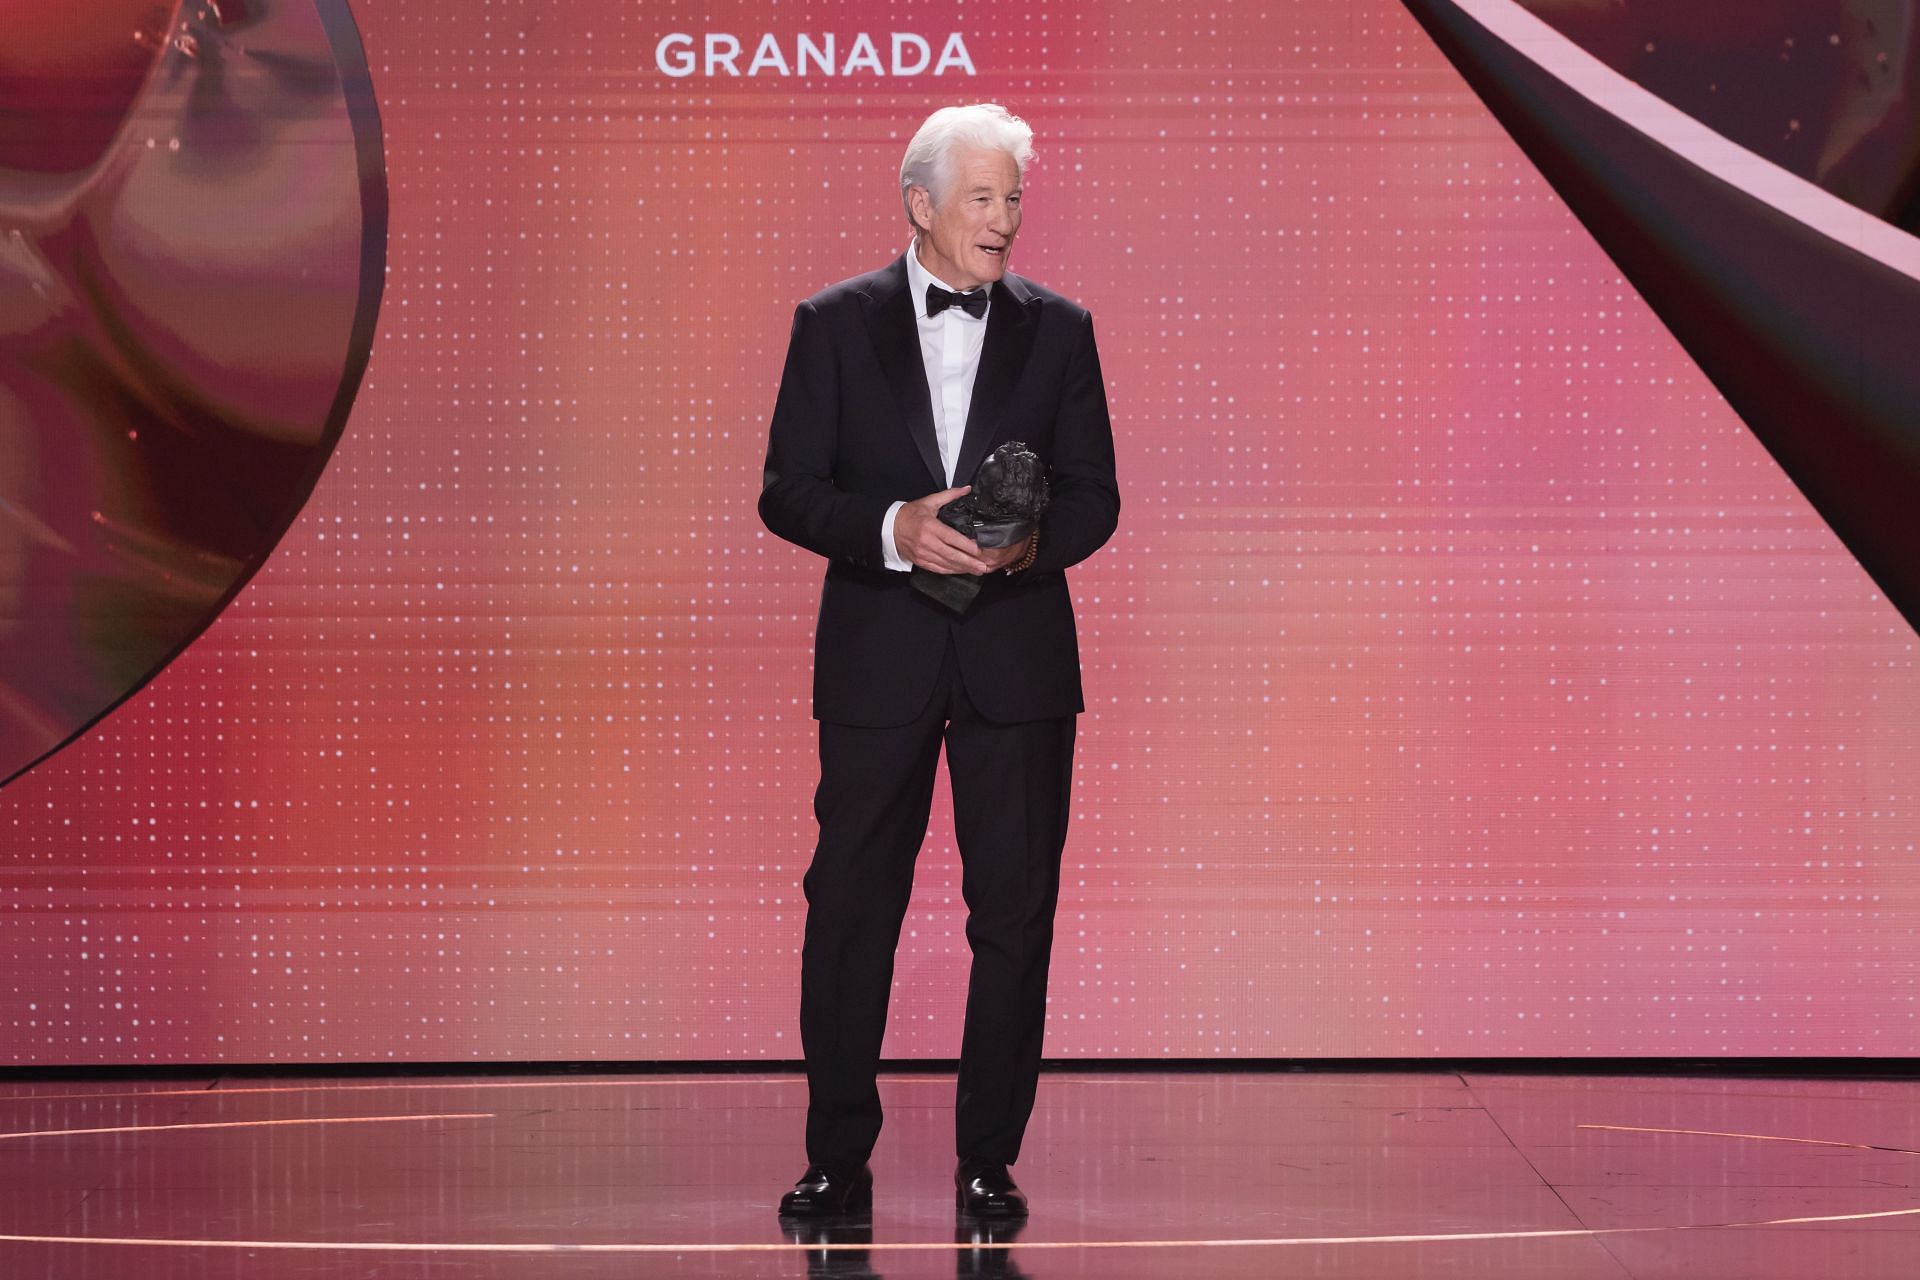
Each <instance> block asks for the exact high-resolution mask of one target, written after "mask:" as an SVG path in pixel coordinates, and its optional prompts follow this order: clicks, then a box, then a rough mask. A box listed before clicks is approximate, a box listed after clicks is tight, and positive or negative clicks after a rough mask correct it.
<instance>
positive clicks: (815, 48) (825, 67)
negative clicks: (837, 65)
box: [794, 32, 833, 76]
mask: <svg viewBox="0 0 1920 1280" xmlns="http://www.w3.org/2000/svg"><path fill="white" fill-rule="evenodd" d="M808 54H812V55H813V59H814V61H815V62H817V63H819V64H820V74H821V75H823V76H830V75H832V74H833V35H832V33H831V32H829V33H828V35H827V47H826V48H825V49H822V48H821V47H820V46H819V45H817V44H815V43H814V42H813V37H812V36H801V37H800V48H799V50H798V51H797V54H796V56H795V58H794V61H795V62H798V63H799V64H800V74H801V75H803V76H804V75H805V74H807V55H808Z"/></svg>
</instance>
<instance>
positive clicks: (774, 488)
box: [760, 302, 892, 569]
mask: <svg viewBox="0 0 1920 1280" xmlns="http://www.w3.org/2000/svg"><path fill="white" fill-rule="evenodd" d="M839 421H840V401H839V375H838V372H837V368H836V360H835V356H834V351H833V343H832V341H831V339H830V337H829V335H828V333H827V326H826V322H825V321H824V320H823V319H822V318H821V316H820V312H819V310H818V309H817V308H816V307H815V306H814V305H813V303H811V302H803V303H801V304H800V305H799V306H798V307H796V308H795V309H794V313H793V334H792V336H791V337H790V338H789V339H788V342H787V364H786V368H785V370H784V371H783V372H782V373H781V375H780V393H779V395H778V396H777V397H776V398H775V400H774V405H773V421H772V423H771V424H770V425H769V427H768V429H767V466H766V472H765V474H764V477H763V479H762V482H761V486H760V519H761V521H762V522H763V523H765V525H766V526H767V528H768V529H770V530H772V531H773V532H774V533H775V534H778V535H779V536H780V537H782V538H785V539H786V540H787V541H788V542H792V543H796V544H798V545H799V546H802V547H805V548H806V549H807V550H809V551H812V552H814V553H816V554H818V555H823V556H826V557H827V558H828V559H830V560H846V561H850V562H851V563H853V564H857V565H860V566H861V567H863V568H868V569H879V568H882V567H884V563H885V562H884V559H883V552H882V549H881V546H880V526H881V522H882V521H883V520H884V519H885V517H886V514H887V508H888V507H889V506H891V505H892V503H891V502H889V501H888V500H887V499H885V498H876V497H871V496H868V495H866V494H858V493H843V492H841V491H840V489H839V488H837V487H836V486H835V485H834V482H833V462H834V456H835V454H836V452H837V448H838V437H839Z"/></svg>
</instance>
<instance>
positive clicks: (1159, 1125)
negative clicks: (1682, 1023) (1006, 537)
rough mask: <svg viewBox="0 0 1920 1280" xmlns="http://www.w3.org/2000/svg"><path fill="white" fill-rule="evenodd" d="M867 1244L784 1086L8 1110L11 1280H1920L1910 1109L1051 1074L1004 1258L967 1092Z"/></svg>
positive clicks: (1679, 1092) (59, 1098)
mask: <svg viewBox="0 0 1920 1280" xmlns="http://www.w3.org/2000/svg"><path fill="white" fill-rule="evenodd" d="M882 1095H883V1097H884V1099H885V1103H886V1108H887V1122H886V1128H885V1131H884V1132H883V1133H882V1135H881V1139H880V1147H879V1150H878V1151H877V1152H876V1153H875V1157H874V1162H873V1168H874V1175H875V1197H874V1210H873V1214H872V1216H871V1222H870V1224H862V1223H848V1224H841V1225H839V1226H837V1227H835V1228H832V1229H829V1230H823V1231H821V1232H819V1233H817V1235H816V1236H814V1237H810V1238H806V1239H799V1240H796V1239H795V1238H794V1237H793V1236H792V1235H791V1234H789V1233H788V1232H786V1231H784V1230H783V1229H782V1227H781V1224H780V1223H779V1221H778V1219H777V1216H776V1213H775V1205H776V1204H777V1202H778V1199H779V1196H780V1193H781V1192H782V1191H784V1190H786V1189H787V1188H788V1187H789V1186H790V1185H792V1183H793V1181H794V1179H795V1178H797V1177H798V1176H799V1175H800V1172H801V1170H802V1169H803V1168H804V1166H805V1163H806V1161H805V1158H804V1155H803V1153H802V1147H801V1133H802V1128H803V1121H804V1116H805V1104H806V1086H805V1083H804V1081H803V1080H801V1079H800V1078H799V1077H797V1076H795V1075H791V1074H781V1075H743V1074H731V1073H725V1074H723V1073H716V1074H708V1075H677V1076H665V1075H639V1076H597V1075H534V1076H525V1077H510V1076H493V1075H486V1076H459V1077H419V1076H409V1077H402V1078H396V1079H387V1080H373V1079H364V1078H362V1079H354V1078H343V1077H333V1078H316V1079H313V1080H293V1079H288V1078H284V1077H282V1078H272V1079H251V1080H249V1079H233V1078H224V1079H206V1080H197V1081H181V1080H168V1081H155V1082H150V1083H140V1082H128V1081H124V1080H116V1081H99V1080H94V1081H87V1082H84V1083H73V1082H66V1081H55V1080H47V1081H38V1082H32V1081H23V1080H19V1079H15V1080H11V1081H8V1082H5V1083H0V1188H3V1189H4V1195H3V1196H0V1275H4V1276H6V1277H9V1278H10V1280H23V1278H25V1277H41V1276H44V1277H59V1278H60V1280H71V1278H75V1277H95V1276H98V1277H114V1278H116V1280H118V1278H120V1277H141V1278H143V1280H145V1278H149V1277H153V1278H159V1277H183V1278H184V1277H194V1278H196V1280H197V1278H198V1277H224V1276H271V1277H276V1278H277V1277H341V1278H345V1277H356V1278H358V1277H422V1278H424V1277H434V1278H435V1280H440V1278H443V1277H447V1278H459V1280H469V1278H474V1280H477V1278H481V1277H485V1278H488V1280H496V1278H506V1277H515V1278H518V1277H542V1278H543V1280H544V1278H545V1277H557V1278H560V1280H600V1278H602V1277H616V1276H617V1277H623V1278H626V1277H645V1278H646V1280H656V1278H658V1280H671V1278H673V1277H682V1276H729V1277H731V1276H739V1277H756V1278H758V1277H806V1276H839V1277H872V1276H885V1277H888V1278H889V1280H910V1278H915V1277H941V1278H942V1280H944V1278H945V1277H948V1276H960V1277H974V1276H1004V1277H1015V1276H1027V1277H1034V1278H1035V1280H1042V1278H1044V1280H1056V1278H1058V1277H1072V1276H1094V1277H1103V1278H1113V1280H1125V1278H1130V1277H1156V1278H1157V1277H1179V1278H1181V1280H1212V1278H1214V1277H1223V1278H1225V1277H1256V1276H1257V1277H1263V1278H1265V1277H1288V1276H1352V1277H1372V1276H1379V1277H1392V1278H1393V1280H1405V1278H1407V1277H1419V1276H1462V1277H1476V1278H1480V1280H1485V1278H1489V1277H1508V1276H1511V1277H1595V1278H1604V1280H1619V1278H1621V1277H1635V1278H1636V1280H1652V1278H1653V1277H1685V1278H1686V1280H1712V1278H1713V1277H1728V1278H1730V1280H1731V1278H1735V1277H1737V1278H1739V1280H1762V1278H1765V1277H1776V1276H1777V1277H1794V1278H1795V1280H1802V1278H1804V1277H1810V1276H1824V1277H1847V1278H1849V1280H1866V1278H1868V1277H1889V1278H1892V1277H1899V1278H1900V1280H1911V1278H1912V1277H1915V1276H1917V1275H1920V1085H1916V1084H1915V1083H1912V1082H1898V1081H1857V1080H1840V1079H1816V1080H1804V1081H1794V1080H1778V1079H1752V1078H1740V1079H1719V1078H1701V1077H1668V1078H1653V1077H1628V1076H1598V1077H1567V1076H1545V1075H1533V1074H1511V1075H1505V1074H1483V1073H1478V1072H1473V1073H1466V1074H1457V1073H1452V1072H1444V1073H1442V1072H1435V1073H1419V1074H1363V1073H1355V1072H1350V1071H1339V1072H1328V1073H1307V1074H1300V1073H1274V1074H1259V1073H1240V1072H1236V1073H1195V1072H1168V1073H1131V1074H1106V1073H1084V1074H1073V1073H1049V1074H1047V1075H1045V1076H1043V1077H1042V1079H1041V1082H1040V1098H1039V1104H1038V1106H1037V1108H1036V1110H1035V1113H1034V1117H1033V1123H1032V1125H1031V1126H1030V1127H1029V1129H1028V1132H1027V1143H1026V1147H1025V1149H1024V1151H1023V1152H1022V1155H1021V1158H1020V1161H1019V1163H1018V1164H1017V1165H1015V1166H1014V1169H1013V1173H1014V1176H1015V1178H1016V1179H1017V1180H1018V1181H1019V1182H1020V1184H1021V1186H1022V1187H1023V1188H1024V1189H1025V1190H1026V1191H1027V1193H1028V1194H1029V1195H1030V1197H1031V1198H1032V1202H1033V1213H1032V1217H1031V1218H1030V1219H1029V1220H1028V1221H1027V1223H1026V1224H1025V1226H1024V1228H1023V1229H1021V1230H1020V1231H1019V1232H1018V1233H1017V1234H1014V1235H1011V1236H1009V1235H1008V1234H1007V1233H1006V1232H1005V1231H1004V1230H1000V1231H997V1232H989V1231H987V1230H986V1229H984V1228H978V1227H974V1226H972V1225H970V1224H966V1223H956V1221H955V1213H954V1208H953V1189H952V1181H951V1178H952V1168H953V1145H952V1101H953V1081H952V1078H951V1077H950V1076H940V1075H891V1076H887V1077H885V1078H884V1081H883V1084H882Z"/></svg>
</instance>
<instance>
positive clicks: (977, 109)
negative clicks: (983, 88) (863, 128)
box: [900, 102, 1033, 231]
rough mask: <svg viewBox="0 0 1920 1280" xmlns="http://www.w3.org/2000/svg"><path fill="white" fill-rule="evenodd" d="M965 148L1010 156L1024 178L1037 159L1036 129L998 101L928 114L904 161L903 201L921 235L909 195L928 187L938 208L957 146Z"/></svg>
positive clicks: (908, 218) (951, 170) (902, 176)
mask: <svg viewBox="0 0 1920 1280" xmlns="http://www.w3.org/2000/svg"><path fill="white" fill-rule="evenodd" d="M963 145H965V146H975V147H984V148H986V149H988V150H990V151H1004V152H1006V153H1007V154H1008V155H1010V156H1012V157H1013V162H1014V164H1016V165H1018V166H1019V169H1020V176H1021V177H1022V178H1025V177H1026V175H1027V162H1028V161H1030V160H1032V159H1033V130H1032V129H1031V128H1030V127H1029V126H1028V125H1027V122H1026V121H1024V120H1022V119H1021V118H1020V117H1019V116H1016V115H1012V114H1010V113H1009V112H1008V111H1007V109H1006V108H1005V107H1003V106H1001V105H1000V104H999V103H997V102H976V103H974V104H973V105H972V106H968V107H942V108H940V109H939V110H938V111H936V112H934V113H933V114H932V115H930V116H928V117H927V119H926V123H924V124H922V125H921V126H920V130H919V132H917V133H915V134H914V135H913V141H911V142H909V143H908V144H907V154H906V157H905V159H903V160H901V162H900V203H901V204H902V205H903V206H904V207H905V208H906V211H907V221H908V222H909V223H912V224H913V227H914V229H915V230H916V231H918V230H919V225H920V224H919V223H916V222H914V221H913V202H912V200H911V199H909V197H908V194H907V193H908V192H909V190H911V189H912V188H914V187H925V188H926V189H927V194H928V195H929V196H930V197H931V198H932V200H933V202H934V204H936V205H937V204H939V203H940V201H941V199H942V198H943V197H944V196H945V195H946V192H947V188H948V187H949V186H950V185H951V184H952V179H953V151H954V148H955V147H956V146H963Z"/></svg>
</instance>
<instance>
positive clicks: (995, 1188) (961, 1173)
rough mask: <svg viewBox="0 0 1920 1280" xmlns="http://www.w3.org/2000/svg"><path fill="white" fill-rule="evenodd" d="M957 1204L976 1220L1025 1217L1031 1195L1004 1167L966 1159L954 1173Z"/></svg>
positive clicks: (962, 1211) (962, 1210)
mask: <svg viewBox="0 0 1920 1280" xmlns="http://www.w3.org/2000/svg"><path fill="white" fill-rule="evenodd" d="M953 1185H954V1188H955V1191H954V1204H955V1205H956V1207H958V1208H959V1210H960V1212H961V1213H964V1214H969V1215H971V1216H973V1217H976V1218H1024V1217H1026V1216H1027V1193H1026V1192H1024V1191H1022V1190H1021V1189H1020V1188H1019V1187H1016V1186H1014V1185H1013V1176H1012V1175H1011V1174H1009V1173H1008V1172H1007V1166H1005V1165H1004V1164H989V1163H986V1162H984V1161H977V1160H962V1161H961V1162H960V1164H959V1167H957V1168H956V1169H954V1171H953Z"/></svg>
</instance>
